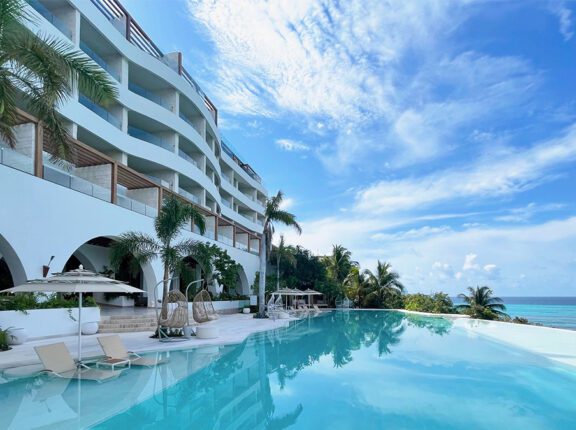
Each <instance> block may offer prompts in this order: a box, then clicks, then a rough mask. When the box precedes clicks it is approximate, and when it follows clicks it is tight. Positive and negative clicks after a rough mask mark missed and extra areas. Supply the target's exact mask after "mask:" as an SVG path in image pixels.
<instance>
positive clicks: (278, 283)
mask: <svg viewBox="0 0 576 430" xmlns="http://www.w3.org/2000/svg"><path fill="white" fill-rule="evenodd" d="M279 289H280V256H278V258H277V259H276V291H278V290H279Z"/></svg>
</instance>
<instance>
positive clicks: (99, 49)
mask: <svg viewBox="0 0 576 430" xmlns="http://www.w3.org/2000/svg"><path fill="white" fill-rule="evenodd" d="M29 4H30V7H29V10H30V13H31V14H32V15H34V16H35V17H36V18H37V19H36V20H35V22H34V23H33V24H30V25H31V27H33V29H34V30H35V31H40V32H41V33H42V34H44V35H50V36H54V37H57V38H60V39H63V40H65V41H67V42H69V43H70V44H71V45H73V46H74V47H76V48H77V49H78V50H82V51H83V52H85V53H86V54H87V55H88V56H90V57H91V58H92V59H93V60H94V61H96V62H97V63H98V64H100V65H101V66H102V67H103V68H104V69H105V70H107V71H108V72H109V74H110V76H111V77H112V78H113V80H115V81H116V82H117V84H118V88H119V99H118V103H117V104H116V105H114V106H108V107H106V108H104V107H101V106H98V105H95V104H94V103H93V102H92V101H90V100H89V99H88V98H86V97H85V96H84V95H82V94H79V93H78V91H77V90H75V91H74V94H73V96H72V97H71V98H70V100H69V101H68V102H66V103H65V104H64V105H63V106H61V108H60V112H61V114H62V116H63V117H64V118H65V119H66V120H67V123H68V125H69V127H70V131H71V134H72V136H73V137H74V138H75V140H74V142H73V144H74V147H75V148H76V156H75V158H74V160H73V162H72V163H70V164H68V165H67V166H62V165H58V164H54V163H52V162H51V161H50V155H51V152H50V145H49V142H48V141H46V137H45V135H44V133H43V130H42V127H41V125H39V124H38V123H37V121H36V120H35V118H33V117H30V116H28V115H26V114H25V113H24V112H23V113H22V115H23V117H22V120H21V122H22V124H21V125H19V126H18V127H17V130H16V132H17V146H16V148H15V149H14V150H12V149H9V148H7V147H6V146H5V145H4V146H2V144H1V142H0V187H1V190H2V193H1V195H2V204H1V205H0V257H3V258H4V260H5V262H6V264H7V265H8V267H9V269H10V272H11V275H12V278H13V281H14V283H15V284H18V283H21V282H24V281H25V280H26V279H32V278H38V277H40V276H42V266H43V265H44V264H47V263H48V260H49V259H50V257H51V256H54V260H53V261H52V263H51V265H50V271H60V270H62V269H63V267H64V265H65V263H66V261H67V260H68V259H69V258H70V257H71V256H72V255H74V256H75V257H76V258H77V259H78V260H80V261H81V262H82V263H83V264H84V266H86V267H87V268H89V269H92V270H96V271H100V270H102V268H103V266H105V265H109V262H108V255H107V250H106V248H101V247H98V246H94V245H89V244H87V242H88V241H90V240H92V239H94V238H98V237H105V238H109V239H113V238H114V237H117V236H118V235H120V234H121V233H124V232H127V231H130V230H132V231H141V232H146V233H150V234H153V219H154V217H155V216H156V214H157V213H158V209H159V207H160V205H161V202H162V199H163V198H164V197H165V196H167V195H170V194H174V195H177V196H179V197H181V198H182V199H184V200H186V201H188V202H190V203H191V204H193V205H195V206H196V207H197V208H198V209H200V210H201V211H203V213H204V215H205V219H206V225H207V230H206V232H205V234H204V237H202V236H200V235H198V234H195V233H194V232H193V230H194V229H193V228H192V226H190V229H189V230H190V231H189V232H186V233H185V235H186V236H187V237H192V238H194V239H197V240H203V241H208V242H212V243H215V244H217V245H218V246H220V247H222V248H224V249H226V250H227V251H228V253H229V254H230V256H231V257H232V258H233V259H235V260H236V261H237V262H238V263H240V264H241V265H242V267H243V271H242V273H241V274H240V279H241V284H242V285H241V286H242V291H243V293H248V292H249V285H251V284H252V281H253V280H254V275H255V272H256V271H257V270H258V256H257V254H258V249H259V243H260V242H259V240H260V239H259V236H260V234H261V231H262V222H263V218H264V207H263V205H264V202H265V200H266V190H265V189H264V187H263V186H262V184H261V180H260V178H259V177H258V175H256V174H255V173H254V171H253V170H252V169H251V168H250V166H248V165H247V164H245V163H243V162H242V161H240V160H239V159H238V157H237V156H236V155H235V154H234V152H233V151H232V150H231V149H230V148H229V147H228V146H226V145H225V144H224V143H223V142H222V139H221V136H220V132H219V130H218V126H217V118H218V113H217V110H216V108H215V106H214V105H213V104H212V103H211V102H210V100H209V99H208V98H207V97H206V95H205V94H204V93H203V92H202V90H201V89H200V88H199V86H198V85H197V84H196V82H194V80H193V79H192V78H191V77H190V75H189V74H188V73H187V72H186V70H185V69H184V68H183V67H182V56H181V54H180V53H168V54H165V53H162V52H160V50H159V49H158V48H157V47H156V46H155V45H154V43H153V42H152V41H151V40H150V39H149V38H148V37H147V36H146V34H145V33H144V32H143V31H142V30H141V29H140V27H139V26H138V25H137V24H136V23H135V21H134V20H133V19H132V18H131V17H130V15H129V13H128V11H126V10H125V9H124V8H123V7H122V6H121V4H120V3H118V2H117V1H115V0H106V1H104V0H29ZM243 161H244V162H245V160H243ZM142 269H143V287H144V288H145V289H147V290H148V291H149V292H151V289H152V288H153V286H154V285H155V284H156V283H157V282H158V281H160V280H161V279H162V270H161V267H160V263H159V262H158V261H156V262H154V263H153V264H151V265H150V267H144V268H142ZM0 287H1V286H0ZM149 297H150V296H149Z"/></svg>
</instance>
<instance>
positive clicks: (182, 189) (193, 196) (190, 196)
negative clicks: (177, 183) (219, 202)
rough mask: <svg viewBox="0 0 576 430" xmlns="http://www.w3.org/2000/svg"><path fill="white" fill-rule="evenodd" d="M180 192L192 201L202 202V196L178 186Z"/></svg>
mask: <svg viewBox="0 0 576 430" xmlns="http://www.w3.org/2000/svg"><path fill="white" fill-rule="evenodd" d="M178 194H180V195H181V196H182V197H186V198H187V199H188V200H190V201H191V202H194V203H196V204H200V198H199V197H198V196H196V195H194V194H192V193H191V192H189V191H186V190H185V189H184V188H178Z"/></svg>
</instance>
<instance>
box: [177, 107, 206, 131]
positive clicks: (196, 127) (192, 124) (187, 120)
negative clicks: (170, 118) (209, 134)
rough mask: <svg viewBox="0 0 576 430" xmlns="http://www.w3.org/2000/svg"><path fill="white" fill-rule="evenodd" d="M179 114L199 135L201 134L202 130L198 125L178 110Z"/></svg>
mask: <svg viewBox="0 0 576 430" xmlns="http://www.w3.org/2000/svg"><path fill="white" fill-rule="evenodd" d="M179 116H180V119H183V120H184V121H185V122H187V123H188V124H189V125H190V126H191V127H192V128H193V129H194V130H195V131H196V133H198V134H199V135H202V131H201V130H198V126H197V125H195V124H194V121H192V120H191V119H190V118H188V117H187V116H186V115H184V114H183V113H182V112H180V114H179Z"/></svg>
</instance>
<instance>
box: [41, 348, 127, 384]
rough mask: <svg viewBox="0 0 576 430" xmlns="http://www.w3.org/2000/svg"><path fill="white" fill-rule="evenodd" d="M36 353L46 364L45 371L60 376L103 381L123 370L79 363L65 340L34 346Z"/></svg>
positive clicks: (114, 376)
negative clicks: (100, 368)
mask: <svg viewBox="0 0 576 430" xmlns="http://www.w3.org/2000/svg"><path fill="white" fill-rule="evenodd" d="M34 349H35V350H36V354H38V357H40V360H41V361H42V364H43V365H44V371H46V372H50V373H52V374H53V375H56V376H58V377H60V378H66V379H86V380H91V381H98V382H103V381H107V380H109V379H113V378H116V377H117V376H119V375H120V373H121V372H116V371H110V370H98V369H91V368H89V367H88V366H86V365H84V364H81V363H80V364H77V363H76V362H75V361H74V359H73V358H72V356H71V355H70V351H68V348H66V345H65V344H64V342H60V343H52V344H50V345H43V346H36V347H34Z"/></svg>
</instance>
